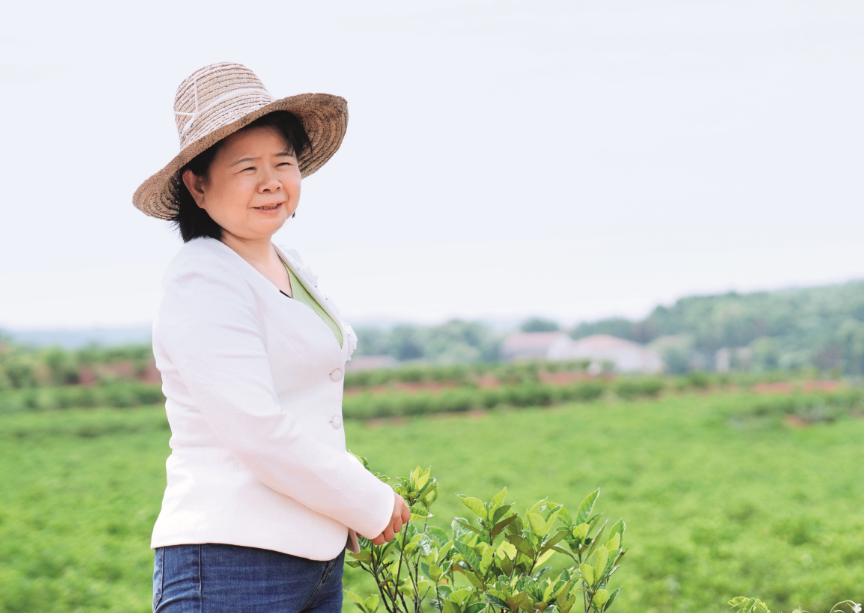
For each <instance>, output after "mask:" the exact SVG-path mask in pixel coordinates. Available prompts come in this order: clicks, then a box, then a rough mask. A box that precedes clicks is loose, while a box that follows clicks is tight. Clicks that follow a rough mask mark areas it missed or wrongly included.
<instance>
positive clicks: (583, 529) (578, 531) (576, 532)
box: [570, 524, 588, 541]
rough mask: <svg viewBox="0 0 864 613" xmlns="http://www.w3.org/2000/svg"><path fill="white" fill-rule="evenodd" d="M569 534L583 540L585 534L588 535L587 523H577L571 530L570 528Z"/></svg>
mask: <svg viewBox="0 0 864 613" xmlns="http://www.w3.org/2000/svg"><path fill="white" fill-rule="evenodd" d="M570 534H572V535H573V538H575V539H579V540H580V541H581V540H584V539H585V537H586V536H588V524H579V525H578V526H576V527H575V528H573V529H572V530H570Z"/></svg>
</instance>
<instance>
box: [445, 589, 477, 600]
mask: <svg viewBox="0 0 864 613" xmlns="http://www.w3.org/2000/svg"><path fill="white" fill-rule="evenodd" d="M473 593H474V590H472V589H469V588H467V587H463V588H462V589H461V590H455V591H453V593H451V594H450V600H452V601H453V602H458V603H459V604H462V603H463V602H464V601H465V599H466V598H468V597H469V596H470V595H471V594H473Z"/></svg>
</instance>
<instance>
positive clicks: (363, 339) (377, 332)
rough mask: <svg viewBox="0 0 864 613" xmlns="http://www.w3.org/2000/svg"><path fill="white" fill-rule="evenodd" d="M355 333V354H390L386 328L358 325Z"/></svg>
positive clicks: (390, 349)
mask: <svg viewBox="0 0 864 613" xmlns="http://www.w3.org/2000/svg"><path fill="white" fill-rule="evenodd" d="M355 332H356V333H357V355H390V354H391V353H392V349H393V348H392V347H391V345H390V335H389V334H388V333H387V331H386V330H382V329H381V328H373V327H371V326H362V327H358V328H357V329H356V330H355Z"/></svg>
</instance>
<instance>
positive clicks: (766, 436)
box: [0, 391, 864, 613]
mask: <svg viewBox="0 0 864 613" xmlns="http://www.w3.org/2000/svg"><path fill="white" fill-rule="evenodd" d="M844 402H845V404H844ZM855 402H857V401H855ZM855 402H852V403H851V404H850V402H846V401H843V402H840V401H837V400H836V399H834V400H832V398H831V397H830V396H828V395H794V396H793V395H787V394H778V395H773V396H769V395H764V394H756V393H752V392H744V391H737V392H736V391H725V392H716V393H705V392H702V393H691V392H688V393H683V394H675V395H665V396H660V397H658V398H654V399H641V400H632V401H615V400H611V399H609V398H608V397H604V398H599V399H597V400H594V401H591V402H583V403H578V404H563V405H560V406H555V407H550V408H537V409H534V408H523V409H518V410H513V409H507V408H496V409H494V410H491V411H470V412H467V413H458V414H447V415H423V416H416V417H404V418H394V419H390V420H372V421H366V422H360V421H352V420H349V421H347V422H346V429H347V433H348V439H349V446H350V448H351V450H352V451H353V452H354V453H357V454H358V455H363V456H366V457H368V458H369V461H370V463H371V464H372V466H373V468H375V469H376V470H379V471H381V472H383V473H385V474H388V475H391V476H395V475H404V474H406V473H407V472H408V471H409V470H410V469H412V468H413V467H414V466H416V465H421V466H424V467H426V466H431V467H432V472H433V475H434V476H435V477H436V478H437V479H438V481H439V484H440V496H439V499H438V501H437V502H436V503H435V504H434V506H433V512H434V513H435V518H434V519H433V521H435V522H437V523H438V524H439V525H441V526H444V525H446V524H448V523H449V521H450V519H451V518H452V517H453V516H454V515H460V516H466V515H469V512H468V510H467V509H465V508H464V507H463V506H462V505H461V503H460V502H459V501H458V500H457V498H456V496H455V495H456V494H457V493H459V494H469V495H472V496H477V497H480V498H484V499H489V498H490V497H491V496H493V495H494V494H495V493H497V492H498V491H499V490H500V489H501V488H502V487H504V486H507V488H508V497H507V498H508V500H511V501H513V500H515V501H516V502H517V506H518V507H519V508H520V509H522V510H524V508H527V507H529V506H531V505H532V504H533V503H534V502H536V501H537V500H539V499H541V498H544V497H547V496H548V497H549V498H550V499H551V500H554V501H556V502H559V503H562V504H565V505H567V506H568V507H575V506H576V505H578V504H579V502H580V501H581V500H582V498H583V497H584V496H585V495H586V494H587V493H589V492H590V491H592V490H594V489H596V488H598V487H599V488H600V492H601V493H600V499H599V501H598V503H597V507H596V508H597V509H599V510H600V511H603V512H605V513H606V514H607V515H608V517H609V518H610V519H611V520H613V521H615V520H617V519H618V518H620V517H623V518H624V520H625V521H626V522H627V532H626V535H625V539H624V544H625V547H626V548H628V549H629V551H628V553H627V555H626V556H625V558H624V562H623V566H622V568H621V570H619V572H618V574H617V575H616V578H617V579H616V580H617V583H616V584H615V585H613V587H617V585H623V586H624V587H623V591H622V592H621V596H620V598H619V600H618V601H616V603H615V606H614V608H613V609H612V610H613V611H621V612H622V613H623V612H626V611H640V612H646V611H647V612H651V611H658V612H659V611H676V612H678V611H681V612H683V611H717V612H720V611H727V610H728V608H727V607H726V605H725V603H726V601H727V600H728V599H729V598H731V597H733V596H737V595H739V594H747V595H752V596H758V597H760V598H762V599H763V600H765V601H766V602H767V603H768V604H769V606H771V608H772V610H774V611H779V610H782V611H787V612H788V611H791V609H793V608H795V607H796V606H798V605H802V606H804V607H805V608H807V609H809V610H810V611H812V612H813V613H818V612H821V611H824V612H826V613H827V611H828V608H830V605H831V604H833V603H834V602H836V601H838V600H842V599H845V598H852V599H857V600H858V601H859V602H860V600H861V598H862V596H864V504H862V503H864V419H860V416H861V407H860V406H859V404H855ZM169 434H170V433H169V430H168V427H167V422H166V420H165V417H164V413H163V411H162V409H161V407H158V406H157V407H153V406H151V407H141V408H127V409H116V408H115V409H98V408H95V409H67V410H57V411H45V412H41V413H30V412H19V413H9V414H4V415H0V479H2V488H0V612H4V613H5V612H13V611H14V612H23V611H33V612H40V613H43V612H49V611H63V612H66V611H75V612H84V611H123V612H134V611H141V612H144V611H148V610H150V604H149V601H150V576H151V573H152V553H151V552H150V550H149V549H148V546H149V535H150V530H151V528H152V525H153V522H154V520H155V518H156V515H157V513H158V510H159V505H160V502H161V494H162V490H163V487H164V482H165V477H164V462H165V459H166V457H167V456H168V453H169V449H168V445H167V442H168V437H169ZM553 560H554V558H553ZM348 570H350V572H348V573H347V574H346V587H349V588H350V589H352V591H358V592H365V591H367V590H368V589H369V588H370V587H371V586H370V584H369V582H368V580H367V579H366V578H365V577H362V576H360V575H359V574H358V573H357V571H355V570H353V569H348ZM348 606H349V605H346V610H348Z"/></svg>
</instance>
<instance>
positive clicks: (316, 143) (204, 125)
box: [132, 62, 348, 219]
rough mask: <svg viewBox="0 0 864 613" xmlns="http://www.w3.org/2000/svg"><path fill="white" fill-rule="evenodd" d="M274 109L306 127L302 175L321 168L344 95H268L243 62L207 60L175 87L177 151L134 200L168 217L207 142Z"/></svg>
mask: <svg viewBox="0 0 864 613" xmlns="http://www.w3.org/2000/svg"><path fill="white" fill-rule="evenodd" d="M273 111H290V112H291V113H293V114H294V115H296V116H297V117H299V118H300V120H301V121H302V122H303V127H304V128H306V133H307V134H308V135H309V140H310V141H311V143H312V147H311V148H309V149H307V150H306V151H304V152H303V154H302V155H301V156H300V158H299V159H298V160H297V161H298V164H299V166H300V176H302V177H308V176H309V175H311V174H312V173H313V172H315V171H316V170H318V169H319V168H321V167H322V166H323V165H324V163H325V162H326V161H327V160H329V159H330V158H331V157H332V156H333V154H334V153H336V151H337V150H338V149H339V145H341V144H342V139H343V138H344V136H345V129H346V128H347V126H348V106H347V103H346V102H345V99H344V98H340V97H339V96H332V95H330V94H300V95H297V96H290V97H288V98H281V99H279V100H273V97H272V96H271V95H270V93H269V92H268V91H267V90H266V89H265V88H264V85H263V84H262V83H261V81H260V80H259V79H258V77H257V76H255V73H254V72H252V71H251V70H249V69H248V68H246V67H245V66H243V65H242V64H234V63H231V62H223V63H221V64H211V65H210V66H205V67H204V68H201V69H200V70H198V71H196V72H194V73H192V74H191V75H190V76H189V77H188V78H187V79H186V80H185V81H183V82H182V83H181V84H180V87H178V88H177V95H176V96H175V97H174V117H175V119H176V121H177V132H178V134H179V135H180V153H179V155H177V157H175V158H174V159H173V160H171V161H170V162H169V163H168V165H167V166H165V168H163V169H162V170H160V171H159V172H157V173H156V174H155V175H153V176H152V177H150V178H149V179H147V180H146V181H144V183H142V184H141V187H139V188H138V189H137V190H135V195H134V196H133V197H132V202H133V204H134V205H135V206H136V207H137V208H138V209H140V210H141V211H143V212H144V213H146V214H147V215H150V216H152V217H158V218H160V219H171V218H172V217H173V216H174V215H175V214H176V212H177V206H178V205H177V200H178V190H179V189H180V185H181V179H180V169H181V168H183V166H185V165H186V164H187V163H188V162H189V161H190V160H192V159H193V158H194V157H195V156H196V155H198V154H199V153H201V152H202V151H205V150H206V149H208V148H209V147H210V146H211V145H213V144H215V143H217V142H219V141H220V140H222V139H223V138H225V137H226V136H228V135H229V134H233V133H234V132H236V131H237V130H239V129H240V128H242V127H243V126H246V125H248V124H250V123H251V122H253V121H255V120H256V119H258V118H259V117H261V116H263V115H266V114H267V113H271V112H273Z"/></svg>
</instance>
